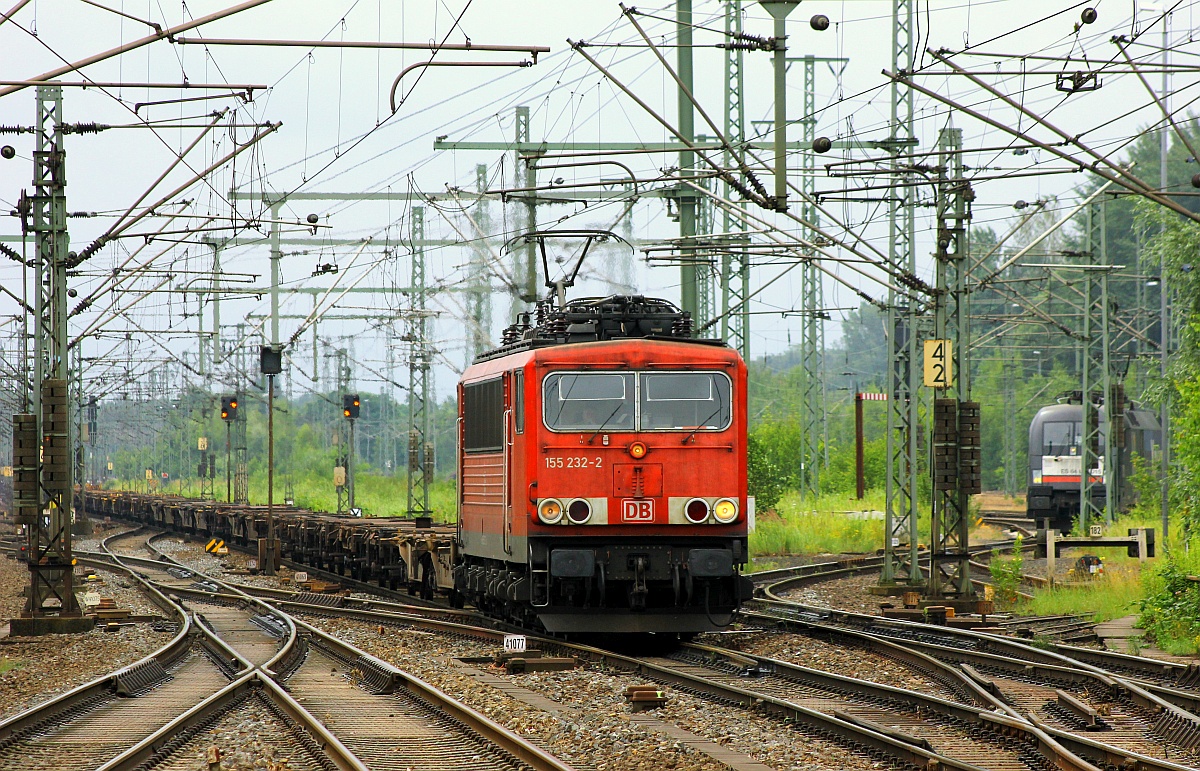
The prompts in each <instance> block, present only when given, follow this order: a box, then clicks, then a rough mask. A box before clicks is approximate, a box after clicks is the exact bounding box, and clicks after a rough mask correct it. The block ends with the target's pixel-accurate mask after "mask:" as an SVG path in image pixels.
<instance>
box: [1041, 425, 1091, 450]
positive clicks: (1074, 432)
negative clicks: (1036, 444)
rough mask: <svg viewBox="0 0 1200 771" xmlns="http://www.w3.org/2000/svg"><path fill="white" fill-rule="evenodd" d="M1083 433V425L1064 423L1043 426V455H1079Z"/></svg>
mask: <svg viewBox="0 0 1200 771" xmlns="http://www.w3.org/2000/svg"><path fill="white" fill-rule="evenodd" d="M1081 433H1083V424H1082V423H1069V422H1066V421H1062V422H1054V423H1046V424H1044V425H1043V426H1042V455H1075V454H1077V453H1078V452H1079V435H1080V434H1081ZM1072 450H1074V451H1075V452H1072Z"/></svg>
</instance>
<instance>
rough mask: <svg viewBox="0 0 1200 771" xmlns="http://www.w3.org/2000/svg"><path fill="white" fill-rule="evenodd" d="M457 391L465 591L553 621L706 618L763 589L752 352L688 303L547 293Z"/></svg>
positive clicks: (634, 628)
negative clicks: (758, 580) (749, 475)
mask: <svg viewBox="0 0 1200 771" xmlns="http://www.w3.org/2000/svg"><path fill="white" fill-rule="evenodd" d="M458 403H459V430H458V441H459V452H458V475H459V497H458V515H459V516H458V538H459V544H458V546H459V559H458V562H457V566H456V568H455V574H454V584H455V590H454V591H455V596H456V599H458V600H459V601H469V602H471V603H473V604H474V605H476V606H477V607H479V608H482V609H485V610H488V611H490V612H493V613H495V614H497V615H503V616H506V617H509V618H514V619H516V620H518V621H520V622H522V623H524V624H527V625H528V624H536V623H540V624H541V625H542V626H544V627H545V629H547V630H549V631H551V632H588V633H590V632H674V633H693V632H700V631H707V630H712V629H715V628H718V627H720V626H721V625H723V624H727V623H728V621H729V619H730V617H731V615H732V614H733V612H734V611H735V610H736V609H737V608H738V605H739V603H740V602H741V601H742V600H743V599H747V598H749V597H750V593H751V584H750V581H749V580H748V579H746V578H745V577H744V576H742V575H741V573H740V571H741V568H742V567H743V566H744V565H745V563H746V561H747V558H748V555H747V546H746V535H747V529H748V523H749V521H750V519H751V517H752V516H753V510H752V507H753V500H752V499H750V498H748V496H747V494H746V365H745V363H744V362H743V361H742V359H741V357H740V356H739V355H738V353H737V352H736V351H734V350H733V349H731V348H729V347H728V346H726V345H725V344H724V343H722V342H721V341H717V340H699V339H695V338H693V337H692V330H691V319H690V318H689V317H688V316H687V314H684V313H681V312H680V311H679V310H678V309H677V308H676V307H675V306H674V305H672V304H671V303H669V302H666V301H664V300H656V299H651V298H645V297H640V296H632V297H631V296H615V297H608V298H604V299H586V300H576V301H572V302H570V303H566V304H564V305H562V306H561V307H554V306H553V305H551V304H550V303H544V304H542V305H540V306H539V308H538V319H537V323H536V324H531V323H530V320H529V317H528V314H525V316H524V318H523V319H522V320H521V321H520V322H519V323H518V324H516V325H514V326H512V327H509V328H508V329H507V330H506V331H505V338H504V344H503V345H502V347H500V348H499V349H497V350H495V351H493V352H491V353H488V354H485V355H483V356H481V357H480V358H479V359H478V360H477V361H476V362H475V363H474V364H473V365H472V366H471V367H469V368H468V369H467V371H466V372H465V373H464V374H463V376H462V379H461V381H460V382H459V386H458Z"/></svg>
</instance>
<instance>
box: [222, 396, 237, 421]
mask: <svg viewBox="0 0 1200 771" xmlns="http://www.w3.org/2000/svg"><path fill="white" fill-rule="evenodd" d="M237 411H238V400H237V397H236V396H222V397H221V420H224V421H225V422H226V423H232V422H233V421H235V420H237Z"/></svg>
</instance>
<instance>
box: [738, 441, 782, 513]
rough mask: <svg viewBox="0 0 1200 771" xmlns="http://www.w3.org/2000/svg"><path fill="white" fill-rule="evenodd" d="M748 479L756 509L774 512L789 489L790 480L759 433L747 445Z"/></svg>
mask: <svg viewBox="0 0 1200 771" xmlns="http://www.w3.org/2000/svg"><path fill="white" fill-rule="evenodd" d="M746 455H747V458H746V478H747V484H748V486H749V488H750V494H751V495H753V496H754V498H755V508H757V510H758V511H761V512H767V511H773V510H774V509H775V507H776V506H777V505H778V504H779V499H780V498H781V497H783V493H784V491H785V490H787V487H788V478H787V476H786V475H785V474H784V472H783V469H782V468H780V466H779V464H778V463H777V462H776V461H775V458H774V457H773V455H774V453H772V451H771V448H770V446H769V445H768V443H767V442H766V441H764V440H763V438H762V437H761V436H759V435H758V433H757V432H755V433H752V434H750V436H749V441H748V442H747V443H746Z"/></svg>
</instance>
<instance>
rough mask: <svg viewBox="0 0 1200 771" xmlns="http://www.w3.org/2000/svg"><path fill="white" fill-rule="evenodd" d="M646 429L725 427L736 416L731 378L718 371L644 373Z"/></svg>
mask: <svg viewBox="0 0 1200 771" xmlns="http://www.w3.org/2000/svg"><path fill="white" fill-rule="evenodd" d="M640 379H641V383H640V386H641V388H640V390H641V402H640V425H641V428H642V430H643V431H672V430H689V431H690V430H692V429H697V428H699V429H709V430H721V429H724V428H726V427H727V426H728V425H729V421H730V420H731V419H732V411H731V409H730V400H729V378H727V377H725V376H724V375H722V374H719V373H716V372H663V373H643V374H642V375H641V378H640Z"/></svg>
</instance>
